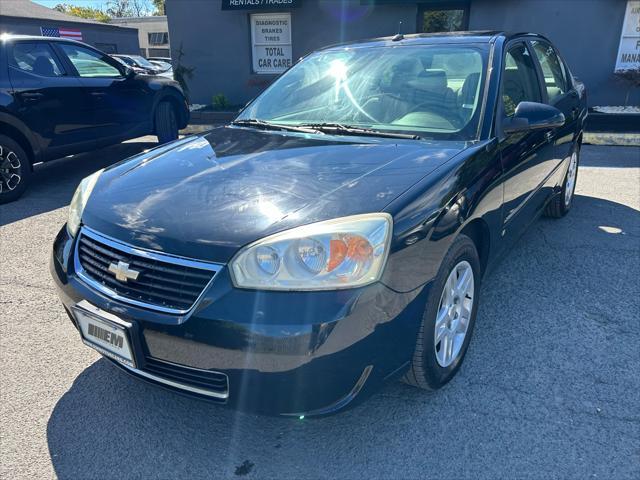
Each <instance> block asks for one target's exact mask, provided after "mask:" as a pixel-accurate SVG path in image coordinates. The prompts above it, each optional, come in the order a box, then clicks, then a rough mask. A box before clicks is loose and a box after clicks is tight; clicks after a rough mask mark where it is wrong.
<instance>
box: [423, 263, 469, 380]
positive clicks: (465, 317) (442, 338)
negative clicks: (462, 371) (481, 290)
mask: <svg viewBox="0 0 640 480" xmlns="http://www.w3.org/2000/svg"><path fill="white" fill-rule="evenodd" d="M474 284H475V280H474V276H473V269H472V268H471V264H470V263H469V262H467V261H466V260H463V261H461V262H459V263H458V264H457V265H456V266H455V267H454V268H453V269H452V270H451V273H450V274H449V276H448V277H447V281H446V282H445V284H444V288H443V290H442V295H441V296H440V304H439V307H438V314H437V316H436V325H435V332H434V336H433V338H434V347H435V352H436V360H437V361H438V364H439V365H440V366H441V367H443V368H446V367H448V366H449V365H451V364H452V363H453V362H454V360H455V359H456V358H457V357H458V355H459V354H460V351H461V350H462V345H463V344H464V339H465V337H466V335H467V329H468V327H469V321H470V319H471V313H472V312H473V302H474Z"/></svg>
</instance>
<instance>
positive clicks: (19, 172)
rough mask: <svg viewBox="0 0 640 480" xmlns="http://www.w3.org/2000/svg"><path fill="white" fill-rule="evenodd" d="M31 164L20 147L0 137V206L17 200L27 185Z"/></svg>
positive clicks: (2, 136) (6, 138)
mask: <svg viewBox="0 0 640 480" xmlns="http://www.w3.org/2000/svg"><path fill="white" fill-rule="evenodd" d="M30 179H31V164H30V163H29V158H28V157H27V154H26V153H25V151H24V150H23V149H22V147H20V145H19V144H18V143H17V142H16V141H14V140H13V139H12V138H9V137H7V136H5V135H0V204H2V203H8V202H13V201H14V200H16V199H18V198H19V197H20V196H21V195H22V194H23V193H24V191H25V190H26V189H27V186H28V185H29V180H30Z"/></svg>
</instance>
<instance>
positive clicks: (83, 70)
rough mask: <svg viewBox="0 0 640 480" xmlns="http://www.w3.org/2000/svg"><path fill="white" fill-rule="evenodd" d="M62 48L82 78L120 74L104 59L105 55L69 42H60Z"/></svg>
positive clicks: (119, 75)
mask: <svg viewBox="0 0 640 480" xmlns="http://www.w3.org/2000/svg"><path fill="white" fill-rule="evenodd" d="M61 47H62V50H63V51H64V53H65V54H66V55H67V57H68V58H69V61H70V62H71V63H72V64H73V66H74V67H75V69H76V70H77V71H78V75H79V76H80V77H83V78H118V77H121V76H122V73H121V72H120V70H118V69H117V68H116V67H115V66H113V65H111V64H110V63H108V62H107V61H106V60H104V57H105V55H104V54H102V53H100V52H96V51H94V50H90V49H88V48H84V47H80V46H78V45H73V44H69V43H63V44H61Z"/></svg>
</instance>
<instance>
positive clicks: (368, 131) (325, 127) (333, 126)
mask: <svg viewBox="0 0 640 480" xmlns="http://www.w3.org/2000/svg"><path fill="white" fill-rule="evenodd" d="M301 126H302V127H309V128H313V129H315V130H319V131H321V132H325V133H332V134H335V135H362V136H365V137H383V138H404V139H407V140H421V139H422V137H421V136H420V135H413V134H410V133H396V132H385V131H382V130H375V129H373V128H363V127H355V126H353V125H344V124H342V123H328V122H325V123H303V124H301Z"/></svg>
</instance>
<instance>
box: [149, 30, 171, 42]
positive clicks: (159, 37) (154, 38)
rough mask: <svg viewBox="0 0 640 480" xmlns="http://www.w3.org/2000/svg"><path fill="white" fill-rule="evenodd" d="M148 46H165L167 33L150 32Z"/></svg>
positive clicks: (167, 39)
mask: <svg viewBox="0 0 640 480" xmlns="http://www.w3.org/2000/svg"><path fill="white" fill-rule="evenodd" d="M147 35H148V36H149V45H167V44H168V43H169V32H150V33H148V34H147Z"/></svg>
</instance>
